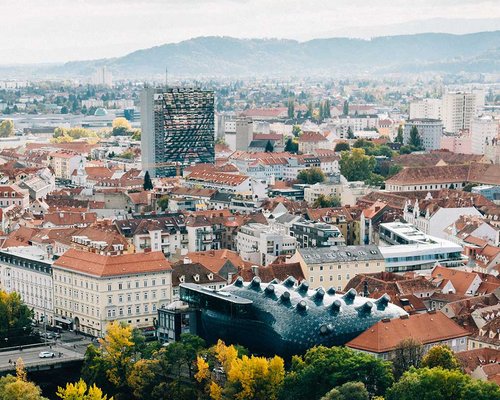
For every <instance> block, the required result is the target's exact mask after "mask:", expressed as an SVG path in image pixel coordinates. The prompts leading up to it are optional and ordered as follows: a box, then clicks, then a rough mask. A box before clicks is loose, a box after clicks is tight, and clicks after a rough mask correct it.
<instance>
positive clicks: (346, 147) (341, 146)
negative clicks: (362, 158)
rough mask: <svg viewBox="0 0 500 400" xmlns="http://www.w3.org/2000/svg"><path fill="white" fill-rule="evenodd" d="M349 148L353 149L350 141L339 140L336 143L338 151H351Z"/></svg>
mask: <svg viewBox="0 0 500 400" xmlns="http://www.w3.org/2000/svg"><path fill="white" fill-rule="evenodd" d="M349 150H351V146H349V143H347V142H339V143H337V144H336V145H335V151H336V152H341V151H349Z"/></svg>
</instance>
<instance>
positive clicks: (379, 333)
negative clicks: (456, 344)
mask: <svg viewBox="0 0 500 400" xmlns="http://www.w3.org/2000/svg"><path fill="white" fill-rule="evenodd" d="M468 334H469V333H468V332H467V331H466V330H465V329H463V328H461V327H460V326H459V325H457V324H456V323H455V322H454V321H452V320H451V319H449V318H448V317H447V316H446V315H444V314H443V313H440V312H438V313H425V314H413V315H410V316H409V317H407V318H406V317H404V318H396V319H391V320H387V321H380V322H377V323H376V324H375V325H373V326H372V327H371V328H369V329H367V330H366V331H365V332H363V333H362V334H361V335H359V336H358V337H356V338H355V339H353V340H351V341H350V342H348V343H347V344H346V346H348V347H351V348H354V349H358V350H364V351H369V352H372V353H385V352H389V351H392V350H394V349H396V347H397V346H398V344H399V343H400V342H401V340H403V339H405V338H412V339H415V340H416V341H418V342H420V343H422V344H423V345H425V344H430V343H436V342H441V341H445V340H449V339H455V338H460V337H464V336H468Z"/></svg>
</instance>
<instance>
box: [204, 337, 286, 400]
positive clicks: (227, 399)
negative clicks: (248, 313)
mask: <svg viewBox="0 0 500 400" xmlns="http://www.w3.org/2000/svg"><path fill="white" fill-rule="evenodd" d="M209 352H210V353H211V354H212V356H211V357H210V356H207V357H205V358H206V359H205V358H203V357H198V359H197V367H198V372H197V373H196V375H195V378H196V380H197V381H198V382H200V383H202V384H203V385H204V386H205V388H206V389H205V390H206V392H207V393H209V395H210V398H211V399H213V400H231V399H239V400H253V399H266V400H267V399H268V400H277V399H278V392H279V389H280V387H281V384H282V382H283V378H284V376H285V364H284V361H283V359H282V358H281V357H278V356H274V357H273V358H270V359H266V358H264V357H256V356H253V355H252V356H250V357H249V356H247V355H240V354H239V353H238V350H237V348H236V347H235V346H232V345H230V346H226V344H225V343H224V342H222V341H221V340H219V341H218V343H217V344H216V345H215V346H214V347H213V348H212V349H211V350H209ZM207 360H208V361H207ZM211 371H213V372H211Z"/></svg>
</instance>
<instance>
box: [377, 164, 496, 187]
mask: <svg viewBox="0 0 500 400" xmlns="http://www.w3.org/2000/svg"><path fill="white" fill-rule="evenodd" d="M463 182H472V183H481V184H486V185H500V165H494V164H481V163H472V164H463V165H445V166H432V167H429V166H425V167H411V168H404V169H403V170H402V171H400V172H399V173H397V174H396V175H394V176H393V177H391V178H389V179H388V180H387V181H386V183H388V184H396V185H398V184H399V185H414V184H422V185H424V184H425V185H429V184H434V183H463Z"/></svg>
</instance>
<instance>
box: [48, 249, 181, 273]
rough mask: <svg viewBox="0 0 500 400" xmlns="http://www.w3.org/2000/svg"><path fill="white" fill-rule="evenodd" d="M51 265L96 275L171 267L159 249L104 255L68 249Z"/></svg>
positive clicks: (160, 269)
mask: <svg viewBox="0 0 500 400" xmlns="http://www.w3.org/2000/svg"><path fill="white" fill-rule="evenodd" d="M53 266H54V267H61V268H64V269H67V270H71V271H75V272H79V273H83V274H86V275H92V276H97V277H107V276H118V275H130V274H143V273H151V272H163V271H170V270H171V269H172V267H171V266H170V263H169V262H168V261H167V259H166V258H165V255H164V254H163V253H162V252H161V251H155V252H150V253H135V254H121V255H116V256H104V255H100V254H95V253H89V252H87V251H80V250H74V249H70V250H68V251H66V252H65V253H64V254H63V255H62V256H61V257H59V258H58V259H57V260H56V261H55V262H54V264H53Z"/></svg>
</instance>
